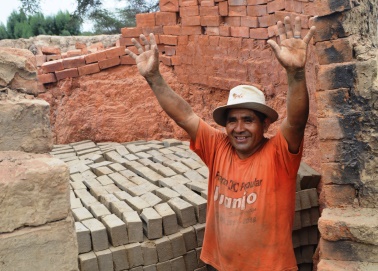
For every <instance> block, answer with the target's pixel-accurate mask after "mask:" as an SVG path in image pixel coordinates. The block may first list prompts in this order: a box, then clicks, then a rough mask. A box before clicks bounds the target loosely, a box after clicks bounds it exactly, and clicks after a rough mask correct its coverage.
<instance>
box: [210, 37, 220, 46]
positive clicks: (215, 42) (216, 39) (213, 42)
mask: <svg viewBox="0 0 378 271" xmlns="http://www.w3.org/2000/svg"><path fill="white" fill-rule="evenodd" d="M209 45H211V46H218V45H219V37H214V36H213V37H209Z"/></svg>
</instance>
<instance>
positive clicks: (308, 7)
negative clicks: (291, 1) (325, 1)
mask: <svg viewBox="0 0 378 271" xmlns="http://www.w3.org/2000/svg"><path fill="white" fill-rule="evenodd" d="M299 3H301V4H302V5H301V10H302V13H303V14H306V15H310V16H316V15H317V13H316V8H315V6H316V4H317V3H316V2H307V3H306V2H299ZM294 8H295V9H296V10H299V7H296V6H295V7H294ZM295 12H298V11H295Z"/></svg>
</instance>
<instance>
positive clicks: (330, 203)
mask: <svg viewBox="0 0 378 271" xmlns="http://www.w3.org/2000/svg"><path fill="white" fill-rule="evenodd" d="M321 194H322V195H323V196H324V203H325V205H326V206H327V207H330V208H332V207H343V206H352V205H353V203H354V200H355V199H356V189H355V188H354V185H353V184H352V185H347V184H344V185H334V184H327V185H323V187H322V192H321Z"/></svg>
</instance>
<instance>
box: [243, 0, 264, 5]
mask: <svg viewBox="0 0 378 271" xmlns="http://www.w3.org/2000/svg"><path fill="white" fill-rule="evenodd" d="M266 2H268V1H267V0H247V5H248V6H256V5H262V4H266Z"/></svg>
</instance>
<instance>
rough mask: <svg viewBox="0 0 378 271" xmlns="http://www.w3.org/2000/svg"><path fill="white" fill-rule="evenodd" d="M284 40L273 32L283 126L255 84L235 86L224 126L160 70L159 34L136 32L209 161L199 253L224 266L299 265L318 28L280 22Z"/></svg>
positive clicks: (262, 269) (162, 97) (175, 114)
mask: <svg viewBox="0 0 378 271" xmlns="http://www.w3.org/2000/svg"><path fill="white" fill-rule="evenodd" d="M277 26H278V32H279V36H280V40H281V44H280V46H279V45H278V44H277V43H276V42H274V41H272V40H269V41H268V43H269V45H270V46H271V48H272V49H273V51H274V53H275V55H276V57H277V59H278V61H279V62H280V63H281V65H282V66H283V67H284V68H285V69H286V72H287V77H288V85H289V90H288V94H287V117H286V118H285V119H284V120H283V122H282V124H281V126H280V128H279V131H278V132H277V134H276V135H275V136H274V137H273V138H271V139H266V138H265V137H264V132H265V131H267V129H268V127H269V125H270V124H271V123H272V122H274V121H276V120H277V118H278V114H277V112H276V111H274V110H273V109H272V108H270V107H268V106H267V105H266V104H265V97H264V94H263V93H262V92H261V91H260V90H258V89H257V88H255V87H253V86H237V87H235V88H233V89H232V90H231V91H230V95H229V99H228V103H227V105H226V106H222V107H218V108H217V109H215V110H214V112H213V117H214V120H215V121H216V122H217V123H218V124H220V125H221V126H224V127H225V128H226V134H224V133H222V132H220V131H218V130H216V129H214V128H211V127H210V126H209V125H208V124H206V123H205V122H204V121H202V120H201V119H200V118H199V117H198V116H197V115H196V114H195V113H194V112H193V111H192V108H191V107H190V106H189V104H188V103H187V102H185V101H184V100H183V99H182V98H181V97H180V96H178V95H177V94H176V93H175V92H174V91H173V90H172V89H171V88H170V87H169V86H168V85H167V84H166V82H165V81H164V79H163V78H162V76H161V74H160V72H159V59H158V56H159V52H158V49H157V46H156V42H155V39H154V36H153V35H152V34H150V41H148V40H147V39H146V37H144V36H143V35H141V37H140V38H141V41H142V43H143V44H144V46H145V48H144V49H143V48H142V46H141V45H140V44H139V43H138V42H137V41H136V40H135V39H134V40H133V43H134V44H135V46H136V47H137V49H138V52H139V56H137V55H135V54H134V53H132V52H130V51H128V50H127V53H128V54H129V55H130V56H131V57H133V58H134V59H135V60H136V63H137V66H138V69H139V72H140V73H141V75H142V76H144V77H145V79H146V80H147V82H148V84H149V85H150V87H151V89H152V90H153V92H154V94H155V95H156V97H157V99H158V101H159V103H160V105H161V107H162V108H163V109H164V111H165V112H166V113H167V114H168V115H169V116H170V117H171V118H172V119H173V120H174V121H175V122H176V123H177V124H178V125H179V126H180V127H182V128H183V129H184V130H185V131H186V132H187V133H188V135H189V136H190V138H191V143H190V144H191V145H190V147H191V149H192V150H194V151H195V152H196V153H197V154H198V155H199V156H200V157H201V159H202V160H203V161H204V162H205V163H206V165H207V166H208V167H209V187H208V189H209V190H208V206H207V219H206V230H205V238H204V243H203V247H202V253H201V259H202V260H203V261H204V262H205V263H207V264H208V265H210V266H212V267H213V268H216V269H217V270H219V271H268V270H269V271H273V270H277V271H278V270H279V271H284V270H285V271H288V270H297V266H296V261H295V256H294V252H293V247H292V240H291V231H292V224H293V217H294V201H295V181H296V174H297V170H298V167H299V163H300V159H301V155H302V140H303V136H304V129H305V126H306V122H307V118H308V112H309V99H308V93H307V89H306V80H305V70H304V68H305V63H306V52H307V46H308V43H309V41H310V40H311V38H312V36H313V34H314V31H315V28H314V27H312V28H311V29H310V31H309V32H308V34H307V35H306V36H305V37H304V38H303V39H301V37H300V34H301V22H300V19H299V18H296V19H295V23H294V29H292V25H291V22H290V18H289V17H286V18H285V19H284V23H282V22H278V23H277Z"/></svg>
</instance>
